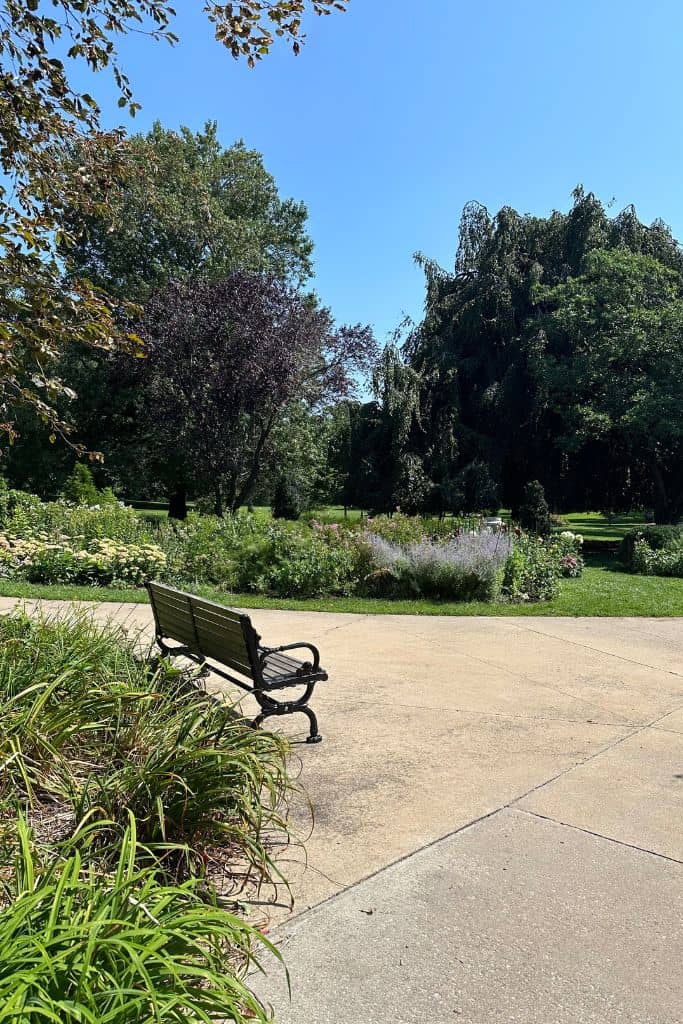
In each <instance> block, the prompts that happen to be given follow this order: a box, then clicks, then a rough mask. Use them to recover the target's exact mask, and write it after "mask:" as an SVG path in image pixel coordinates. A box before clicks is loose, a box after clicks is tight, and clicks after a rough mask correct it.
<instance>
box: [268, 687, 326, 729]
mask: <svg viewBox="0 0 683 1024" xmlns="http://www.w3.org/2000/svg"><path fill="white" fill-rule="evenodd" d="M312 693H313V686H312V685H310V686H307V687H306V692H305V693H304V695H303V697H300V698H299V700H293V701H279V700H273V698H272V697H267V696H266V695H265V694H264V693H254V696H255V697H256V700H257V701H258V702H259V704H260V705H261V708H262V710H261V713H260V715H257V716H256V718H255V719H254V721H253V722H252V723H251V724H252V725H253V727H254V728H255V729H258V728H259V727H260V726H261V725H262V723H263V722H264V721H265V719H266V718H271V717H275V716H277V717H279V716H280V715H294V714H296V713H297V711H300V712H301V713H302V714H303V715H306V717H307V718H308V721H309V723H310V729H309V734H308V737H307V738H306V742H307V743H321V742H322V736H321V735H320V733H319V732H318V719H317V718H316V716H315V712H314V711H313V709H312V708H309V707H308V704H307V701H308V699H309V697H310V696H311V694H312Z"/></svg>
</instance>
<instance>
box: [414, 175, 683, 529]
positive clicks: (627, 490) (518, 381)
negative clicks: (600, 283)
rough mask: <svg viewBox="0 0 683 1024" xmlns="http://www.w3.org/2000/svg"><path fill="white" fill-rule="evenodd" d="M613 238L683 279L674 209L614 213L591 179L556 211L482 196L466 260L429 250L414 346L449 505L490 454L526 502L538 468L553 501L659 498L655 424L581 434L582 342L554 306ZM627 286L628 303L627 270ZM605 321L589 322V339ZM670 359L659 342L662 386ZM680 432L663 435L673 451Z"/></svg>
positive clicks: (606, 368)
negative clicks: (526, 212)
mask: <svg viewBox="0 0 683 1024" xmlns="http://www.w3.org/2000/svg"><path fill="white" fill-rule="evenodd" d="M599 252H605V253H612V254H614V256H615V258H616V256H617V255H618V254H619V253H626V254H632V255H633V256H634V257H637V258H639V259H644V260H648V259H649V260H654V261H656V263H657V264H658V265H660V266H661V267H662V268H664V269H666V270H667V271H668V273H670V274H671V275H672V278H671V280H672V281H673V280H675V281H676V282H679V281H683V253H682V251H681V248H680V246H679V245H678V243H677V242H676V241H675V239H674V238H673V237H672V235H671V232H670V231H669V229H668V228H667V227H666V226H665V225H664V224H663V223H662V222H661V221H655V222H654V223H653V224H651V225H649V226H648V225H644V224H642V223H641V222H640V221H639V220H638V218H637V216H636V214H635V211H634V210H633V209H632V208H630V207H629V208H627V209H626V210H624V211H623V212H622V213H620V214H619V215H617V216H616V217H613V218H610V217H609V216H608V215H607V213H606V211H605V209H604V208H603V206H602V204H601V203H600V202H599V201H598V200H597V199H596V197H595V196H594V195H592V194H591V193H586V192H584V190H583V189H581V188H577V189H576V190H575V192H574V202H573V205H572V207H571V209H570V210H569V212H568V213H566V214H565V213H558V212H554V213H552V214H551V215H550V216H549V217H547V218H540V217H531V216H521V215H520V214H518V213H517V212H516V211H515V210H512V209H510V208H509V207H506V208H503V209H502V210H500V211H499V212H498V213H497V214H496V215H495V216H491V215H490V214H489V213H488V211H486V210H485V209H484V208H483V207H481V206H479V205H478V204H468V206H466V207H465V210H464V211H463V218H462V222H461V226H460V242H459V247H458V253H457V257H456V261H455V268H454V271H453V272H449V271H447V270H444V269H442V268H441V267H439V266H438V265H437V264H435V263H434V262H433V261H430V260H427V259H425V258H424V257H421V258H420V262H421V263H422V266H423V268H424V270H425V274H426V279H427V298H426V307H425V317H424V319H423V321H422V323H421V324H419V325H418V327H417V328H415V330H414V331H413V332H412V334H411V336H410V337H409V339H408V342H407V346H406V349H405V352H406V355H407V358H408V361H409V363H410V365H411V366H412V367H413V368H414V369H415V370H416V371H417V372H418V373H419V374H420V376H421V379H422V382H423V383H422V391H421V396H420V408H421V418H422V422H423V424H424V426H425V429H424V440H423V445H424V447H423V449H421V451H422V453H423V455H424V458H425V465H426V468H427V471H428V473H429V475H430V477H431V478H432V479H433V480H434V483H435V485H436V486H435V491H434V494H435V495H436V496H438V499H439V501H440V502H441V503H442V505H445V506H446V507H447V506H448V504H450V503H452V502H453V501H454V500H456V499H458V498H459V497H460V495H461V494H462V490H463V488H462V483H463V476H462V474H463V473H464V471H465V470H466V469H467V467H468V466H473V467H476V466H480V465H482V464H483V465H485V466H487V467H488V470H489V474H490V477H491V482H492V484H494V485H496V486H497V487H498V489H499V491H500V496H501V499H502V502H503V503H504V504H506V505H508V506H510V507H511V508H512V509H513V512H517V511H518V510H519V507H520V504H521V501H522V496H523V495H522V491H523V487H524V484H525V482H526V481H528V480H533V479H539V480H542V481H543V483H544V485H545V488H546V492H547V495H548V501H549V503H550V505H551V507H553V508H561V507H563V508H567V507H573V508H607V507H621V508H628V507H630V506H632V505H633V504H638V503H642V502H644V501H648V500H650V496H651V484H650V479H651V478H652V473H649V476H648V474H646V473H645V472H644V467H643V460H645V459H650V461H652V458H651V456H650V455H648V447H647V444H646V439H645V434H644V433H641V435H640V441H638V442H636V435H635V432H633V431H631V432H629V433H627V432H626V431H625V430H621V429H620V430H618V431H611V432H604V431H603V432H600V431H598V430H593V431H590V432H584V433H583V434H582V435H581V443H580V444H579V443H575V444H573V445H572V444H569V443H567V435H568V432H570V427H569V420H568V418H567V416H566V412H567V409H566V406H567V403H570V404H573V406H574V407H576V405H577V404H578V403H577V402H572V400H571V395H570V385H569V384H568V381H569V379H570V378H569V376H568V371H569V363H570V362H571V360H572V359H573V356H572V349H571V346H570V345H569V342H568V340H567V332H566V331H563V330H561V329H560V325H559V324H558V323H557V321H552V322H551V321H549V320H548V313H549V312H550V311H551V310H552V309H553V308H554V303H555V302H556V298H553V289H555V288H561V287H562V286H563V285H564V284H566V283H568V282H569V281H570V280H577V279H580V278H581V276H582V275H583V274H585V273H586V272H587V268H588V267H589V264H590V260H591V258H592V254H595V253H599ZM596 274H599V275H603V276H604V275H607V276H609V273H608V269H607V267H606V265H604V264H600V265H597V264H596V266H595V268H594V271H593V277H595V275H596ZM605 283H606V284H607V282H606V281H605ZM615 284H616V282H615ZM676 287H678V285H677V286H676ZM617 288H620V289H622V290H623V293H622V298H623V300H624V302H626V304H627V305H628V302H629V301H630V299H629V296H628V289H629V288H630V283H629V281H628V279H627V276H624V275H622V277H621V280H620V282H619V284H618V285H617ZM594 298H595V299H596V301H597V295H595V296H594ZM652 298H653V302H654V305H655V306H659V308H660V310H663V309H664V308H665V307H666V306H667V305H668V302H669V300H668V298H667V296H666V291H664V292H660V293H659V295H657V293H653V296H652ZM615 325H616V320H615ZM595 329H597V327H596V328H595ZM592 330H593V326H591V325H590V324H586V325H585V334H584V341H585V345H586V346H589V345H590V340H589V339H590V337H591V336H592V335H591V332H592ZM653 360H654V361H655V362H656V364H657V365H656V366H655V365H654V362H653ZM617 365H618V364H617V361H616V360H615V361H613V363H612V367H611V368H610V363H609V360H607V359H604V358H603V360H602V362H601V364H600V367H601V369H600V372H605V373H614V370H615V368H616V367H617ZM670 368H671V360H670V358H669V357H667V356H665V354H664V351H663V349H662V348H660V350H659V355H657V356H655V354H654V352H650V358H649V359H648V362H647V364H646V369H645V371H644V375H645V376H646V377H647V380H648V382H649V383H648V388H652V387H656V386H657V385H656V382H657V379H658V377H659V375H660V373H665V374H666V373H667V372H668V371H669V370H670ZM597 369H598V367H597V363H596V366H595V370H596V372H597ZM633 369H634V372H635V371H636V367H635V364H634V367H633ZM551 375H553V380H554V381H555V383H554V384H553V397H552V399H551V398H550V397H549V387H550V384H551V381H550V376H551ZM637 377H638V373H637V372H635V378H634V379H636V378H637ZM614 379H615V380H616V379H617V378H614ZM562 380H564V381H565V383H566V384H567V387H566V388H565V390H564V395H563V396H562V395H561V394H560V391H559V390H558V388H560V386H561V382H562ZM641 382H642V381H641ZM555 384H557V386H555ZM585 384H586V387H587V389H588V390H587V391H584V392H582V401H588V400H589V399H588V392H589V391H590V385H589V381H588V378H585ZM595 386H596V387H597V388H598V389H599V387H600V386H601V385H600V383H599V382H596V384H595ZM589 404H590V403H589ZM641 442H642V443H641ZM636 443H637V444H638V450H637V451H636V450H635V449H634V448H633V444H636ZM674 443H675V439H669V440H668V441H665V440H664V439H662V441H661V443H660V448H659V450H660V451H661V453H662V455H663V456H664V453H665V451H668V452H669V453H671V451H672V445H673V444H674ZM671 459H672V456H671V455H670V454H669V455H666V456H665V457H664V458H663V461H662V458H660V459H659V460H657V461H656V462H653V465H656V466H657V467H658V468H659V469H660V470H661V471H662V472H663V473H664V477H665V480H664V485H665V487H668V486H669V484H668V483H667V481H668V477H669V476H670V473H671V471H670V470H669V469H668V468H667V467H668V466H669V465H670V464H671V465H673V463H672V461H671Z"/></svg>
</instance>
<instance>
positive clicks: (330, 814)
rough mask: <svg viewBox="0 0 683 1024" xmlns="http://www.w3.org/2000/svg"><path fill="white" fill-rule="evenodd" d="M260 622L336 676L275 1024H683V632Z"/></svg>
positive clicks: (278, 929)
mask: <svg viewBox="0 0 683 1024" xmlns="http://www.w3.org/2000/svg"><path fill="white" fill-rule="evenodd" d="M16 603H17V602H14V601H12V600H10V599H1V600H0V610H8V609H9V608H10V607H11V606H13V605H14V604H16ZM43 605H44V608H45V609H46V610H48V611H50V610H53V611H56V612H59V613H60V614H62V613H63V612H64V610H65V607H68V606H65V605H63V604H62V603H58V602H44V603H43ZM88 607H89V611H90V613H91V614H94V615H95V616H96V617H97V618H98V619H99V620H102V621H104V620H112V619H113V620H115V621H117V622H120V623H124V624H125V625H126V626H127V628H129V629H130V630H132V631H135V632H137V631H140V630H142V631H145V633H147V632H148V631H149V630H150V626H151V613H150V609H149V607H148V606H146V605H109V604H107V605H105V604H101V605H91V606H88ZM252 617H253V619H254V621H255V623H256V626H257V628H258V629H259V631H260V632H261V633H262V634H263V636H264V639H265V640H266V642H268V643H269V644H270V643H273V644H276V643H284V642H287V641H292V640H309V641H312V642H314V643H316V644H318V645H319V647H320V650H321V654H322V660H323V664H324V665H325V667H326V668H327V669H328V671H329V673H330V681H329V682H328V683H326V684H322V685H320V686H319V687H318V689H317V691H316V695H315V700H314V702H313V704H314V707H315V709H316V711H317V712H318V716H319V719H320V728H321V732H322V733H323V735H324V737H325V740H324V742H323V743H322V744H320V745H319V746H314V747H310V746H306V745H303V744H302V745H301V746H296V747H295V752H296V753H295V756H296V758H297V763H299V764H300V771H301V780H302V782H303V784H304V786H305V788H306V791H307V794H308V797H309V798H310V802H311V805H312V808H313V813H314V819H315V824H314V827H313V830H312V833H310V835H309V832H310V828H311V816H310V809H309V807H308V805H307V804H306V803H305V802H304V801H303V800H302V801H300V802H299V803H298V805H295V806H294V807H293V820H294V823H295V825H296V827H297V828H298V829H299V832H300V834H301V835H302V836H303V837H307V836H308V838H307V841H306V857H305V858H304V855H303V853H302V851H301V850H300V849H298V848H297V847H293V848H292V849H291V850H290V851H289V853H288V855H287V858H286V860H287V862H286V864H285V865H284V868H285V872H286V874H287V876H288V878H289V879H290V881H291V886H292V891H293V894H294V898H295V907H294V910H293V912H291V911H289V910H284V909H279V910H276V911H275V912H274V915H273V921H272V927H273V929H274V932H275V934H276V936H277V938H278V939H279V940H280V942H281V944H282V948H283V951H284V954H285V958H286V961H287V965H288V967H289V969H290V972H291V984H292V994H291V1000H290V996H289V994H288V990H287V984H286V980H285V978H284V975H283V974H282V971H281V970H280V969H279V968H278V967H277V966H276V965H274V964H273V965H267V966H268V973H267V975H266V977H265V978H257V979H256V982H255V983H256V985H257V988H258V991H259V992H260V994H261V995H262V997H263V998H264V999H266V1000H268V1001H270V1002H272V1003H273V1005H274V1007H275V1010H276V1016H277V1020H278V1022H279V1024H324V1022H327V1021H330V1022H332V1021H334V1024H385V1022H386V1024H389V1022H391V1024H413V1022H414V1024H418V1022H420V1024H422V1022H424V1021H426V1020H429V1021H430V1024H442V1022H450V1021H458V1022H467V1024H494V1022H495V1024H536V1022H538V1024H574V1022H576V1024H579V1022H581V1024H583V1022H590V1024H681V1021H683V1009H682V1008H683V983H682V978H681V970H680V948H681V942H682V940H683V926H682V921H683V868H682V862H683V829H682V827H681V823H682V819H683V815H682V814H681V811H682V809H683V756H682V753H683V620H681V619H671V618H666V619H620V618H610V619H607V618H601V619H588V618H586V619H581V618H577V619H569V618H527V617H519V618H514V617H509V618H508V617H472V618H470V617H463V618H455V617H446V616H443V617H439V616H434V617H432V616H369V615H368V616H364V615H348V614H333V613H315V612H311V613H308V612H305V613H303V612H288V611H273V610H267V611H266V610H263V611H256V612H253V613H252ZM249 700H250V698H246V699H245V711H247V712H248V710H249V704H248V702H249ZM287 724H288V727H289V729H290V730H292V729H296V728H301V729H303V726H304V721H303V719H302V721H301V723H295V722H294V721H291V722H288V723H287ZM294 735H296V734H294ZM279 895H280V899H281V900H282V901H284V894H282V893H281V894H279Z"/></svg>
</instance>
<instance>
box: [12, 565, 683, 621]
mask: <svg viewBox="0 0 683 1024" xmlns="http://www.w3.org/2000/svg"><path fill="white" fill-rule="evenodd" d="M189 589H192V590H193V591H194V592H195V593H198V594H202V595H203V596H205V597H208V598H210V599H211V600H215V601H219V602H221V603H223V604H230V605H236V606H237V607H241V608H287V609H290V610H293V611H318V612H356V613H359V614H361V615H530V616H539V615H543V616H552V615H567V616H576V615H595V616H610V615H633V616H645V615H648V616H673V615H683V579H667V578H664V577H658V576H635V575H632V574H631V573H627V572H624V571H623V570H621V569H620V568H619V565H618V563H617V562H616V561H615V560H614V559H611V558H608V557H606V556H590V555H589V556H588V558H587V567H586V570H585V572H584V574H583V576H582V577H581V579H578V580H563V581H562V591H561V593H560V596H559V597H557V598H555V600H554V601H547V602H544V603H542V604H527V605H524V604H484V603H482V602H471V603H470V602H468V603H463V602H460V603H455V602H448V601H443V602H440V601H388V600H382V599H379V598H361V597H326V598H311V599H296V598H274V597H261V596H259V595H256V594H230V593H226V592H224V591H220V590H216V589H215V588H211V587H206V586H201V585H197V586H193V587H192V588H189ZM0 597H24V598H43V599H46V600H47V599H51V600H55V601H60V600H62V601H130V602H135V603H139V604H140V603H145V602H146V601H147V594H146V592H145V591H144V590H138V589H132V588H131V589H125V590H119V589H114V588H112V587H69V586H64V585H57V586H41V585H36V584H30V583H21V582H13V581H9V580H2V581H0Z"/></svg>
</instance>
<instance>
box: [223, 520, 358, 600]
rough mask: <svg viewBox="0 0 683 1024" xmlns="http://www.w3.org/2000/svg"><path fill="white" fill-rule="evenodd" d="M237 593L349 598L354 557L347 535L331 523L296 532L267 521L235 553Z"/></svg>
mask: <svg viewBox="0 0 683 1024" xmlns="http://www.w3.org/2000/svg"><path fill="white" fill-rule="evenodd" d="M234 557H235V572H236V585H237V587H238V589H241V590H247V591H250V590H251V591H255V592H256V593H273V594H277V595H278V596H280V597H316V596H319V595H323V594H349V593H351V592H352V590H353V588H354V585H355V583H356V581H357V566H358V561H359V552H358V548H357V546H356V545H355V544H354V542H353V539H352V535H351V534H349V533H347V532H345V531H343V530H340V529H339V528H338V527H336V526H335V525H334V524H333V525H332V526H329V527H321V526H319V525H318V527H315V526H314V527H311V528H310V529H309V528H301V527H297V526H294V524H284V523H277V522H271V523H267V524H265V525H264V526H263V527H262V529H261V530H260V532H258V533H255V534H254V535H253V536H252V537H251V538H249V539H248V540H245V541H244V542H243V543H242V544H241V545H240V548H239V550H238V551H236V552H235V556H234Z"/></svg>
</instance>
